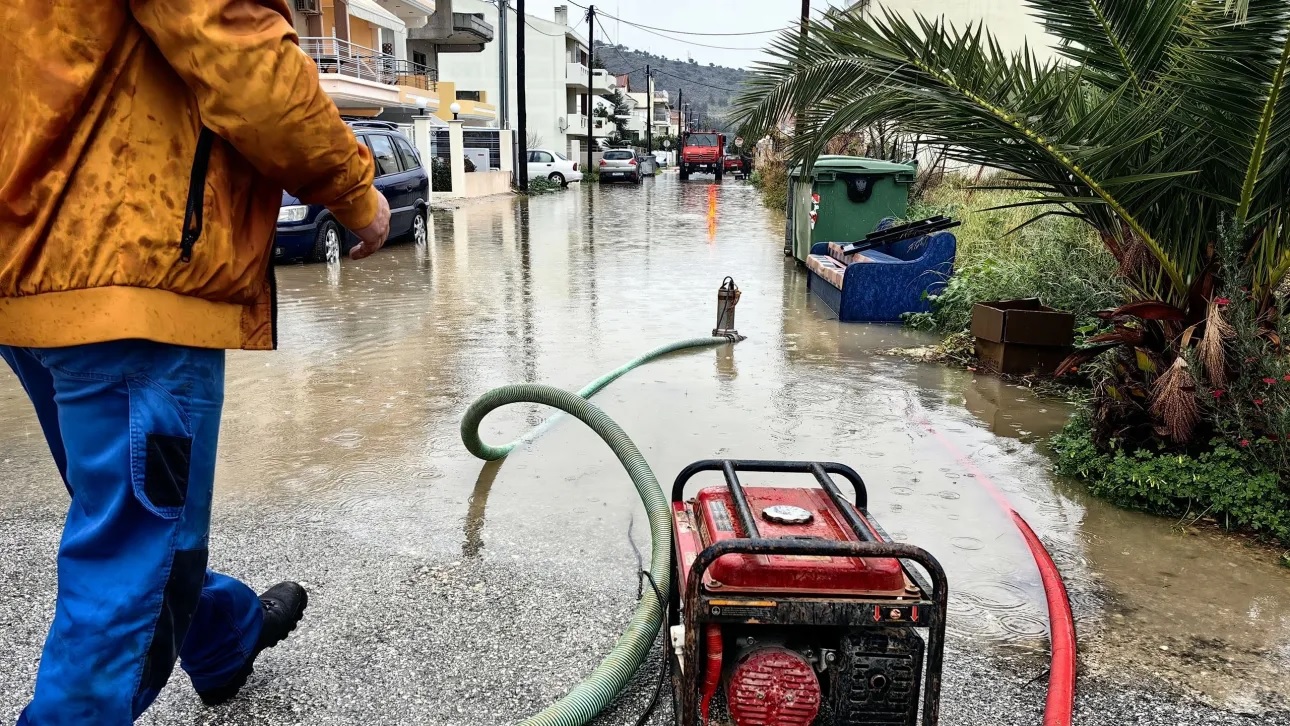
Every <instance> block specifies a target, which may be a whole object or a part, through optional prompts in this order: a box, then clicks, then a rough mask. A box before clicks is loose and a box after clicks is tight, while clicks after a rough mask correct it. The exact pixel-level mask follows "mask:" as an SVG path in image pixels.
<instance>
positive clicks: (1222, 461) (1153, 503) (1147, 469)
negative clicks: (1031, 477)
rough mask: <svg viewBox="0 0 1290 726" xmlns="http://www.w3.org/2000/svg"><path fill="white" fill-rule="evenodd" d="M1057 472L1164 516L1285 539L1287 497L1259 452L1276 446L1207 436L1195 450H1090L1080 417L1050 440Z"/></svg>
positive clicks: (1289, 513)
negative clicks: (1205, 521)
mask: <svg viewBox="0 0 1290 726" xmlns="http://www.w3.org/2000/svg"><path fill="white" fill-rule="evenodd" d="M1052 444H1053V449H1054V451H1055V452H1056V454H1057V471H1058V472H1059V473H1061V474H1064V475H1066V476H1072V477H1077V478H1079V479H1081V480H1083V481H1084V482H1085V483H1087V485H1088V487H1089V490H1090V491H1092V492H1093V493H1094V494H1096V495H1097V496H1100V497H1103V498H1105V499H1108V500H1110V501H1112V502H1114V503H1116V504H1119V505H1121V506H1124V507H1129V508H1133V509H1141V510H1145V511H1148V512H1152V513H1155V514H1161V515H1165V516H1170V517H1188V516H1190V517H1192V518H1196V519H1199V518H1200V517H1202V516H1209V517H1212V518H1213V519H1214V520H1215V521H1217V522H1218V523H1219V524H1220V525H1222V526H1224V527H1227V528H1229V529H1248V530H1252V531H1254V532H1258V533H1261V534H1265V535H1269V536H1272V537H1275V538H1277V539H1279V540H1281V541H1282V542H1290V494H1287V492H1286V491H1285V490H1284V489H1283V488H1282V487H1281V477H1280V475H1279V474H1278V472H1277V470H1276V469H1275V468H1274V467H1272V466H1270V465H1269V464H1268V463H1267V461H1266V459H1265V458H1264V457H1261V456H1260V455H1259V454H1260V450H1261V449H1263V448H1269V447H1276V446H1280V444H1278V443H1276V442H1272V441H1267V440H1259V441H1252V442H1249V443H1247V444H1246V445H1245V446H1244V447H1241V446H1240V445H1235V446H1234V445H1232V444H1230V443H1229V442H1227V441H1225V440H1215V441H1213V442H1212V443H1211V446H1210V448H1209V449H1208V450H1206V451H1202V452H1200V453H1198V454H1195V455H1189V454H1174V453H1162V452H1155V451H1150V450H1148V449H1145V448H1144V449H1138V450H1137V451H1133V452H1128V451H1125V450H1123V449H1120V448H1118V447H1113V448H1112V449H1111V450H1110V451H1109V452H1104V451H1101V450H1099V449H1098V447H1097V445H1096V444H1095V443H1094V440H1093V430H1092V427H1091V426H1090V425H1089V422H1088V419H1087V418H1086V417H1079V418H1076V419H1075V420H1074V421H1072V422H1071V423H1070V424H1069V425H1068V426H1067V427H1066V429H1065V430H1064V431H1062V432H1061V433H1060V434H1058V435H1057V436H1055V437H1053V440H1052Z"/></svg>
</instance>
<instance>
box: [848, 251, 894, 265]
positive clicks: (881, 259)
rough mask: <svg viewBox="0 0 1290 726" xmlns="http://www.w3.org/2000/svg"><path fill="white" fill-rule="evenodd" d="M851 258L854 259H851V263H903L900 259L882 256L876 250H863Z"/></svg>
mask: <svg viewBox="0 0 1290 726" xmlns="http://www.w3.org/2000/svg"><path fill="white" fill-rule="evenodd" d="M851 257H852V258H854V259H852V262H876V263H879V264H891V263H893V262H904V260H902V259H900V258H899V257H892V256H891V255H888V254H883V253H882V252H879V251H877V250H865V251H864V252H857V253H855V254H854V255H851Z"/></svg>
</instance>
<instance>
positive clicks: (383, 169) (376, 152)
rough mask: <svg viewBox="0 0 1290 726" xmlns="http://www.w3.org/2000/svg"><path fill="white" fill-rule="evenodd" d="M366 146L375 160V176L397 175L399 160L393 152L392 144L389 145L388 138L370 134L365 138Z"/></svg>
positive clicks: (382, 135)
mask: <svg viewBox="0 0 1290 726" xmlns="http://www.w3.org/2000/svg"><path fill="white" fill-rule="evenodd" d="M367 146H368V147H369V148H370V149H371V150H372V156H373V157H374V158H375V159H376V175H377V176H386V175H387V174H398V173H399V159H398V156H397V155H396V154H395V152H394V144H392V143H390V137H388V136H386V135H384V134H372V135H370V136H368V137H367Z"/></svg>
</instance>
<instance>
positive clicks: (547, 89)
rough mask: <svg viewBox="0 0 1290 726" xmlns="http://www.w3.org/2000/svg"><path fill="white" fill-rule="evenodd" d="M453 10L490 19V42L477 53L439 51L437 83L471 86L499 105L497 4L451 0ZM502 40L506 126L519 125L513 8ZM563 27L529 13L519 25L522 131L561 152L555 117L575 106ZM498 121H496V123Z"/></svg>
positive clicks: (565, 144)
mask: <svg viewBox="0 0 1290 726" xmlns="http://www.w3.org/2000/svg"><path fill="white" fill-rule="evenodd" d="M453 5H454V7H453V10H454V11H455V12H459V13H480V14H482V15H483V16H484V19H485V20H486V21H488V22H489V23H491V24H492V25H493V27H494V28H495V29H497V32H496V33H495V34H494V39H493V41H492V42H490V43H488V44H487V45H485V46H484V50H483V52H481V53H440V54H439V78H440V79H441V80H443V81H454V82H456V83H457V87H458V88H475V89H480V90H483V91H486V92H487V93H488V101H489V103H493V104H497V105H499V113H500V103H501V91H500V89H499V85H500V74H499V68H500V64H501V59H500V58H499V54H500V48H501V42H500V38H501V25H500V23H499V22H498V17H497V7H496V6H495V5H491V4H489V3H486V2H483V0H454V3H453ZM508 14H509V17H508V18H507V36H508V39H507V43H508V44H509V51H510V53H509V54H508V55H509V58H507V61H508V63H507V65H508V68H507V77H508V78H507V80H508V84H509V86H510V93H509V99H510V104H509V105H510V109H509V112H508V116H509V119H508V120H509V123H510V127H511V128H516V127H517V126H518V125H519V103H518V87H517V82H516V70H515V34H516V30H517V27H518V23H519V22H520V21H519V20H518V18H517V17H516V14H515V10H514V6H513V5H512V7H511V9H510V10H509V11H508ZM566 30H567V28H566V27H565V26H562V25H558V24H556V23H554V22H552V21H550V20H543V19H541V18H535V17H533V16H531V15H530V16H529V18H528V25H527V26H526V27H525V34H524V43H525V56H526V58H527V67H526V74H527V83H526V84H525V86H526V90H527V95H528V99H527V100H528V103H527V106H528V118H527V121H528V130H529V133H530V134H531V135H533V134H535V135H537V136H538V137H539V145H540V146H541V147H542V148H545V149H552V150H554V151H559V152H561V153H565V154H567V153H568V151H569V148H570V147H569V139H568V136H567V135H566V134H565V132H564V131H562V130H561V129H560V123H559V120H560V119H561V118H562V117H567V116H569V115H570V114H569V111H568V109H569V108H571V107H572V108H575V109H576V108H577V100H576V94H574V93H573V92H571V91H569V89H568V88H567V86H566V85H565V69H566V63H567V55H568V48H567V46H566V43H567V42H568V43H573V44H575V45H576V41H567V39H566V36H565V31H566ZM500 122H501V119H499V125H501V123H500Z"/></svg>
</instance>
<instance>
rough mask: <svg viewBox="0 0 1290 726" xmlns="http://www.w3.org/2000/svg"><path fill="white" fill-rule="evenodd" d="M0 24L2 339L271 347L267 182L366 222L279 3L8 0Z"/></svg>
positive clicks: (346, 146)
mask: <svg viewBox="0 0 1290 726" xmlns="http://www.w3.org/2000/svg"><path fill="white" fill-rule="evenodd" d="M0 28H4V32H3V33H2V34H0V69H3V71H2V72H3V73H4V75H5V78H4V80H3V82H0V344H3V345H16V346H27V347H61V346H68V345H78V344H82V343H95V342H102V341H108V340H121V339H127V338H142V339H148V340H153V341H157V342H163V343H174V344H178V345H188V346H195V347H204V348H247V349H268V348H272V347H273V346H274V343H275V337H276V336H275V324H274V319H275V305H274V290H273V282H272V270H271V268H270V264H271V258H272V248H273V235H274V229H275V227H276V222H277V214H278V207H279V205H280V203H281V200H282V190H283V189H284V188H285V189H286V190H288V191H289V192H291V193H292V194H294V195H296V196H297V197H299V198H300V199H302V200H303V201H305V202H311V203H319V204H325V205H327V206H328V207H329V208H331V210H332V212H333V213H334V214H335V215H336V217H337V219H338V220H339V221H340V222H341V223H342V224H344V225H345V226H347V227H349V228H350V229H357V228H361V227H364V226H367V225H368V224H370V223H371V222H372V220H373V219H374V218H375V217H376V209H377V196H376V195H377V194H378V192H376V190H375V189H373V187H372V174H373V164H372V159H371V154H370V152H368V151H367V149H366V148H365V147H363V146H362V145H361V144H359V143H358V142H357V140H356V139H355V138H354V134H353V132H352V131H351V130H350V129H349V127H348V126H346V124H345V123H344V122H343V121H342V120H341V119H340V116H339V114H338V112H337V111H336V107H335V105H334V104H333V103H332V101H331V99H329V98H328V97H327V96H326V94H324V93H323V92H322V91H321V90H320V88H319V85H318V69H317V67H316V66H315V65H314V64H313V62H312V61H311V60H310V59H309V57H308V56H306V55H305V54H304V53H303V52H302V51H301V50H300V48H299V47H298V45H297V36H296V33H295V31H294V29H293V28H292V25H291V12H290V10H289V8H288V7H287V4H286V0H91V1H89V2H81V1H73V0H8V2H3V3H0Z"/></svg>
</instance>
